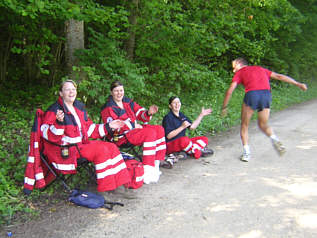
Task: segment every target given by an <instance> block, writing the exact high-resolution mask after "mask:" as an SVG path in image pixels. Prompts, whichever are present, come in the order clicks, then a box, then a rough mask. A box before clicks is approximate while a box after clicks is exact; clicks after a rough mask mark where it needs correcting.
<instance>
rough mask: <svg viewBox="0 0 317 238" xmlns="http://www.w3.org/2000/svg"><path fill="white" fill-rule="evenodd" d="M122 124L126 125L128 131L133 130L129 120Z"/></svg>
mask: <svg viewBox="0 0 317 238" xmlns="http://www.w3.org/2000/svg"><path fill="white" fill-rule="evenodd" d="M124 124H126V126H127V127H129V129H130V130H132V129H133V126H132V123H131V121H130V119H127V120H125V121H124Z"/></svg>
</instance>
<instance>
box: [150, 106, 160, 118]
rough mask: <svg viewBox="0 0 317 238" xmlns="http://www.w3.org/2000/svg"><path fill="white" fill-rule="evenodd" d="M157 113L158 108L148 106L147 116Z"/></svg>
mask: <svg viewBox="0 0 317 238" xmlns="http://www.w3.org/2000/svg"><path fill="white" fill-rule="evenodd" d="M157 112H158V106H156V105H152V106H150V108H149V110H148V114H149V115H150V116H152V115H154V114H155V113H157Z"/></svg>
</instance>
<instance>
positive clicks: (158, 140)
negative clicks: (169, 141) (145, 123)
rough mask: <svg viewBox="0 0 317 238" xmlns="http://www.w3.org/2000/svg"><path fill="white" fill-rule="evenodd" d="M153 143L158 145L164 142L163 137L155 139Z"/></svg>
mask: <svg viewBox="0 0 317 238" xmlns="http://www.w3.org/2000/svg"><path fill="white" fill-rule="evenodd" d="M155 142H156V144H157V145H158V144H160V143H162V142H165V137H162V138H160V139H157V140H156V141H155Z"/></svg>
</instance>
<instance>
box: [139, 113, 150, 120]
mask: <svg viewBox="0 0 317 238" xmlns="http://www.w3.org/2000/svg"><path fill="white" fill-rule="evenodd" d="M145 113H146V112H143V113H142V115H141V117H142V119H143V120H144V121H146V120H147V118H146V117H145ZM151 118H152V116H150V120H151Z"/></svg>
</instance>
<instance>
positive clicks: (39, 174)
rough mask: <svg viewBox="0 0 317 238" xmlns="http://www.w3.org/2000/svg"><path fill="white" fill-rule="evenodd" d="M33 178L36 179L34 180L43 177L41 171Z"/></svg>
mask: <svg viewBox="0 0 317 238" xmlns="http://www.w3.org/2000/svg"><path fill="white" fill-rule="evenodd" d="M35 179H36V180H41V179H44V175H43V173H37V174H36V175H35Z"/></svg>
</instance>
